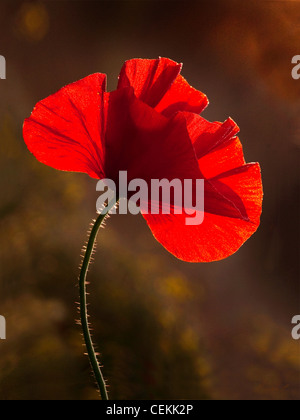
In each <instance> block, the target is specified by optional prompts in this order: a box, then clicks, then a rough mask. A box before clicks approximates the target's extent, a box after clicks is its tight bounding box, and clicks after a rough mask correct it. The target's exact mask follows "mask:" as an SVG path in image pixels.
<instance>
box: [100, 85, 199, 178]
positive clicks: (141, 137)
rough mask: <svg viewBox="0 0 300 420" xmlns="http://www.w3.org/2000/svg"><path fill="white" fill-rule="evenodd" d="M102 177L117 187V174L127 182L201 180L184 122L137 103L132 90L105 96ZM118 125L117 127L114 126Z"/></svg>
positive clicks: (122, 90)
mask: <svg viewBox="0 0 300 420" xmlns="http://www.w3.org/2000/svg"><path fill="white" fill-rule="evenodd" d="M107 96H108V97H109V99H108V103H109V105H108V113H107V125H106V138H105V173H106V176H107V177H109V178H111V179H113V180H115V181H116V183H117V179H118V174H119V171H125V170H126V171H128V181H130V180H132V179H135V178H140V179H143V180H145V181H146V182H147V183H148V184H150V182H151V179H163V178H166V179H168V180H172V179H175V178H178V179H182V180H183V179H186V178H187V179H189V178H190V179H197V178H200V177H201V174H200V171H199V167H198V162H197V159H196V156H195V153H194V149H193V145H192V143H191V140H190V138H189V135H188V132H187V129H186V121H185V119H184V118H183V117H182V116H181V115H175V116H174V117H173V118H171V119H169V118H166V117H164V116H162V115H161V114H159V113H158V112H156V111H155V110H154V109H153V108H151V107H150V106H148V105H147V104H145V103H144V102H142V101H140V100H139V99H137V98H136V97H135V95H134V93H133V89H132V88H124V89H118V90H116V91H114V92H111V93H109V94H107ZM116 121H117V123H116Z"/></svg>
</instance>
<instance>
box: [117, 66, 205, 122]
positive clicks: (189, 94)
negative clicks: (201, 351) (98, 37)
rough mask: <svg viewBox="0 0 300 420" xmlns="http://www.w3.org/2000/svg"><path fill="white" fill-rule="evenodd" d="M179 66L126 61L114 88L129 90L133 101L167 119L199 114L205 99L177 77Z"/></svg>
mask: <svg viewBox="0 0 300 420" xmlns="http://www.w3.org/2000/svg"><path fill="white" fill-rule="evenodd" d="M181 68H182V65H181V64H178V63H176V62H175V61H172V60H170V59H168V58H159V59H156V60H145V59H133V60H129V61H126V62H125V64H124V66H123V68H122V70H121V73H120V76H119V85H118V88H124V87H129V86H132V87H133V89H134V93H135V95H136V97H137V98H139V99H141V100H142V101H143V102H145V103H147V104H148V105H149V106H151V107H153V108H155V109H156V110H157V111H158V112H160V113H162V114H163V115H165V116H167V117H169V116H172V115H174V114H175V113H176V112H178V111H190V112H195V113H200V112H202V111H203V110H204V109H205V108H206V106H207V105H208V100H207V97H206V96H205V95H204V94H203V93H202V92H199V91H197V90H196V89H194V88H193V87H191V86H190V85H189V84H188V82H187V81H186V80H185V79H184V78H183V77H182V76H181V75H180V74H179V73H180V71H181Z"/></svg>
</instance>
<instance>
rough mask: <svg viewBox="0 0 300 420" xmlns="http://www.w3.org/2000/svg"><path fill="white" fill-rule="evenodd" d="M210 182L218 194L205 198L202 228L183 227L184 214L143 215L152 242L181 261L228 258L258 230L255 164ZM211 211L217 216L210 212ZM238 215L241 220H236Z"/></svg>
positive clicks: (258, 190) (257, 170)
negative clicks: (154, 241)
mask: <svg viewBox="0 0 300 420" xmlns="http://www.w3.org/2000/svg"><path fill="white" fill-rule="evenodd" d="M209 182H210V183H211V184H212V186H213V187H214V188H215V189H216V190H217V192H218V193H217V194H216V196H215V198H214V202H212V197H208V200H207V201H208V203H206V198H207V197H206V195H207V194H205V203H204V204H205V215H204V221H203V223H202V224H201V225H198V226H188V225H186V215H185V214H182V215H175V214H171V215H163V214H159V215H151V214H143V216H144V218H145V219H146V221H147V223H148V225H149V227H150V229H151V231H152V233H153V235H154V236H155V238H156V239H157V240H158V241H159V242H160V243H161V244H162V245H163V246H164V247H165V248H166V249H167V250H168V251H169V252H170V253H172V254H173V255H175V256H176V257H177V258H179V259H181V260H184V261H188V262H210V261H217V260H221V259H223V258H226V257H229V256H230V255H232V254H234V253H235V252H236V251H237V250H238V249H239V248H240V247H241V246H242V245H243V243H244V242H245V241H246V240H247V239H248V238H249V237H250V236H251V235H252V234H253V233H254V232H255V231H256V230H257V228H258V226H259V220H260V214H261V206H262V183H261V174H260V167H259V165H258V164H257V163H255V164H249V165H245V166H243V167H241V168H237V169H235V170H232V171H229V172H227V173H225V174H221V175H220V176H219V177H216V178H214V179H212V180H210V181H209ZM227 188H228V189H227ZM219 197H223V199H222V200H223V201H222V200H218V198H219ZM237 197H238V198H239V199H238V200H237ZM218 201H219V203H218ZM230 203H232V205H233V206H235V212H233V213H232V217H231V216H230V215H229V214H230V213H229V210H230ZM209 207H211V208H210V209H209ZM213 208H215V209H217V211H218V214H214V213H210V212H209V211H213ZM222 208H223V214H222V211H221V210H222ZM238 212H240V213H241V215H240V217H237V216H238ZM245 215H247V217H245Z"/></svg>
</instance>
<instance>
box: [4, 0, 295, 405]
mask: <svg viewBox="0 0 300 420" xmlns="http://www.w3.org/2000/svg"><path fill="white" fill-rule="evenodd" d="M299 22H300V3H299V2H298V1H229V0H224V1H212V0H209V1H187V0H184V1H125V0H124V1H3V0H2V1H1V3H0V31H1V32H0V54H1V55H3V56H5V57H6V60H7V80H0V171H1V172H0V190H1V196H0V314H1V315H4V316H5V317H6V319H7V340H6V341H0V399H1V400H5V399H93V398H97V392H96V390H95V386H94V383H93V379H92V378H91V375H90V369H89V364H88V360H87V358H86V357H84V356H83V352H84V348H83V347H82V339H81V336H80V328H79V327H78V326H76V323H75V319H77V318H78V315H77V309H76V304H75V302H76V301H78V288H77V277H78V273H79V269H78V267H79V264H80V252H81V247H82V245H83V244H84V241H85V239H86V231H87V229H88V227H89V223H90V221H91V220H92V218H94V217H95V203H96V199H97V193H96V190H95V184H96V183H95V181H94V180H92V179H90V178H88V176H86V175H82V174H71V173H63V172H58V171H55V170H54V169H52V168H48V167H46V166H44V165H42V164H40V163H39V162H37V161H36V160H35V159H34V158H33V156H32V155H30V153H29V152H28V151H27V149H26V146H25V144H24V142H23V139H22V124H23V120H24V118H26V117H27V116H29V114H30V112H31V110H32V108H33V106H34V105H35V103H36V102H37V101H39V100H40V99H43V98H44V97H46V96H48V95H49V94H51V93H54V92H55V91H56V90H58V89H59V88H60V87H61V86H63V85H65V84H67V83H70V82H73V81H75V80H77V79H80V78H82V77H84V76H86V75H88V74H90V73H94V72H102V73H107V75H108V88H109V89H110V90H112V89H114V88H115V87H116V84H117V76H118V73H119V70H120V68H121V66H122V64H123V62H124V61H125V60H126V59H129V58H134V57H142V58H157V57H158V56H166V57H169V58H172V59H174V60H176V61H179V62H183V63H184V67H183V72H182V74H183V76H184V77H185V78H186V79H187V80H188V81H189V83H190V84H191V85H193V86H194V87H196V88H197V89H199V90H202V91H203V92H205V93H206V94H207V95H208V98H209V99H210V106H209V107H208V109H207V110H206V111H205V112H204V114H203V116H204V117H205V118H207V119H209V120H214V121H215V120H218V121H223V120H225V119H226V118H227V117H228V116H231V117H232V118H233V119H234V120H235V121H236V122H237V123H238V124H239V126H240V128H241V134H240V137H241V140H242V142H243V146H244V152H245V157H246V160H247V162H252V161H259V162H260V164H261V167H262V175H263V182H264V192H265V197H264V207H263V215H262V221H261V226H260V228H259V230H258V232H257V233H256V234H255V235H254V236H253V237H252V238H251V239H250V240H249V241H248V242H247V243H246V244H245V245H244V246H243V247H242V248H241V249H240V251H239V252H238V253H236V254H235V255H233V256H232V257H230V258H228V259H226V260H224V261H221V262H217V263H211V264H196V265H193V264H188V263H183V262H181V261H177V260H176V259H175V258H174V257H172V256H171V255H169V254H168V253H167V252H166V251H165V250H164V249H163V248H162V247H161V246H160V244H158V243H157V242H156V241H155V240H154V238H153V237H152V235H151V233H150V231H149V229H148V228H147V226H146V223H145V222H144V220H143V219H142V217H141V216H130V215H128V216H119V215H117V216H113V217H112V218H111V219H110V220H109V222H108V223H107V227H106V228H105V230H101V237H100V238H99V244H98V252H97V254H96V257H95V263H94V265H93V266H92V269H91V270H90V274H89V280H90V282H91V285H90V287H89V291H90V297H89V300H90V303H91V305H90V307H89V309H90V314H91V322H92V324H93V328H94V341H95V343H96V344H97V347H98V349H99V350H100V351H101V352H102V356H101V361H102V362H103V364H104V368H103V372H104V375H105V377H106V378H107V379H108V383H109V385H110V388H109V390H110V396H111V398H115V399H167V398H169V399H180V398H191V399H284V400H297V399H299V397H300V370H299V368H300V347H299V341H298V342H297V341H293V340H292V338H291V329H292V325H291V319H292V317H293V316H294V315H296V314H299V313H300V310H299V309H300V308H299V145H300V120H299V110H300V107H299V105H300V101H299V98H300V96H299V94H300V80H298V81H295V80H293V79H292V77H291V70H292V68H293V65H292V64H291V60H292V57H293V56H295V55H297V54H300V50H299V45H300V42H299V41H300V23H299Z"/></svg>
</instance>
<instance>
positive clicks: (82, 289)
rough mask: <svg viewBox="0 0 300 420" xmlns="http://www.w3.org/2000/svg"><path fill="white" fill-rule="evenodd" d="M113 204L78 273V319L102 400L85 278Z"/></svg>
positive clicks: (97, 224) (104, 390)
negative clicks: (99, 235)
mask: <svg viewBox="0 0 300 420" xmlns="http://www.w3.org/2000/svg"><path fill="white" fill-rule="evenodd" d="M115 204H116V202H115V200H112V201H111V202H110V203H109V204H108V205H107V207H106V210H107V213H106V214H100V215H99V216H98V218H97V220H96V222H95V224H94V226H93V228H92V231H91V234H90V237H89V241H88V244H87V247H86V251H85V255H84V259H83V263H82V267H81V271H80V276H79V293H80V308H79V309H80V318H81V325H82V330H83V336H84V341H85V344H86V348H87V354H88V357H89V360H90V363H91V366H92V369H93V372H94V375H95V379H96V381H97V384H98V387H99V390H100V395H101V398H102V400H108V393H107V388H106V384H105V380H104V378H103V375H102V372H101V368H100V365H99V363H98V360H97V355H96V352H95V349H94V346H93V342H92V337H91V332H90V328H89V323H88V312H87V298H86V277H87V272H88V268H89V265H90V261H91V256H92V254H93V250H94V247H95V241H96V237H97V234H98V232H99V229H100V226H101V225H102V223H103V221H104V219H105V218H106V216H107V214H108V212H109V211H110V210H111V209H112V208H113V207H114V206H115Z"/></svg>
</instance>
